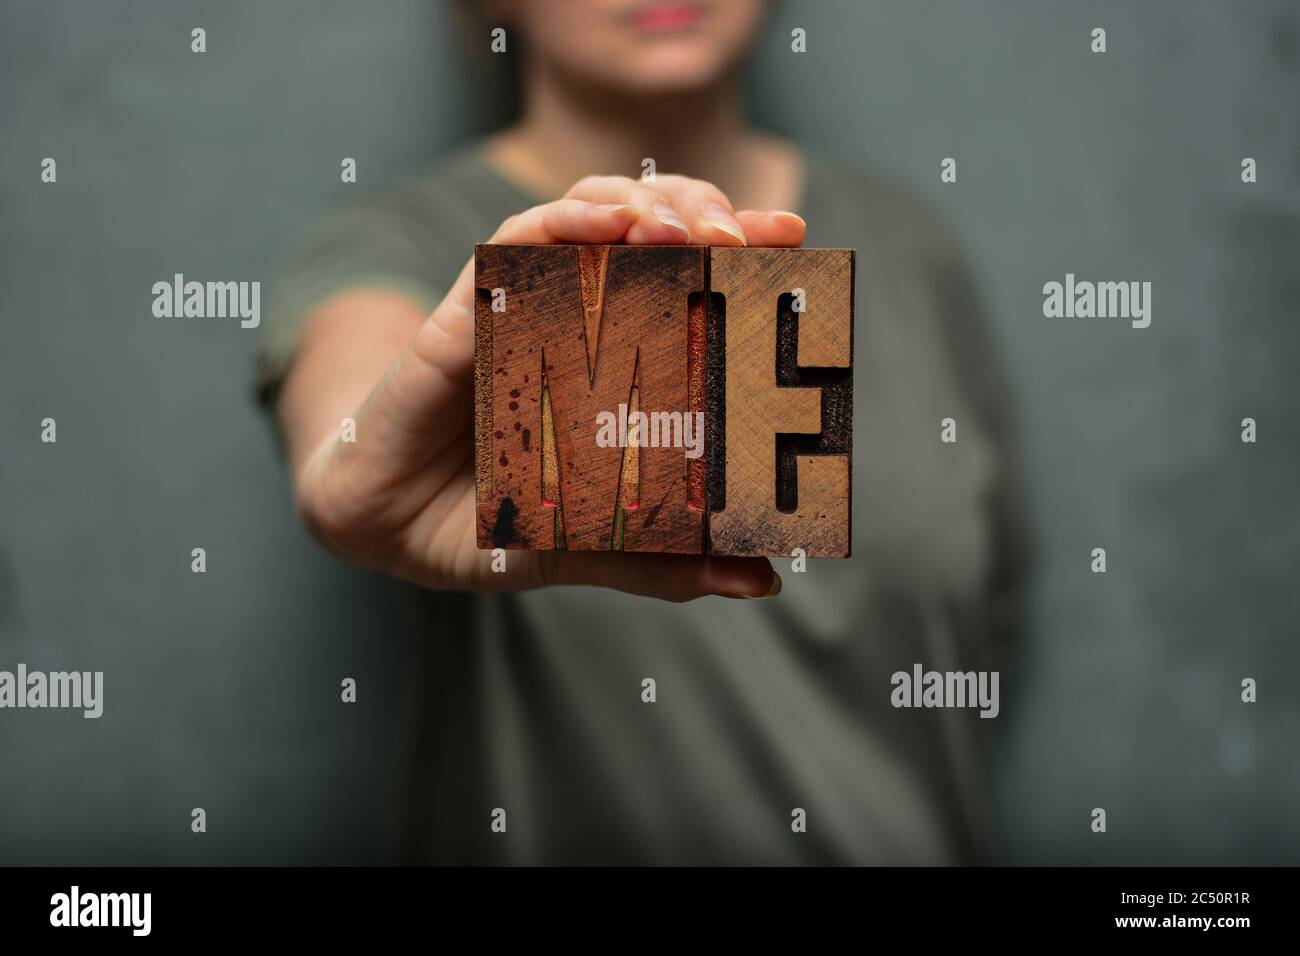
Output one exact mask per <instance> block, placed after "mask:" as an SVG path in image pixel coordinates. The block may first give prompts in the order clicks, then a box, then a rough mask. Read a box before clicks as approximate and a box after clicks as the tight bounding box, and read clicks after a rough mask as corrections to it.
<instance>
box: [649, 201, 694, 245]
mask: <svg viewBox="0 0 1300 956" xmlns="http://www.w3.org/2000/svg"><path fill="white" fill-rule="evenodd" d="M650 211H651V212H653V213H654V214H655V218H656V219H658V220H659V221H660V222H662V223H663V224H664V225H665V226H672V227H673V228H674V229H680V230H681V231H682V232H684V233H686V235H687V237H689V236H690V234H691V230H690V229H688V228H687V227H686V223H684V222H682V221H681V220H680V219H678V218H677V213H676V211H675V210H674V209H673V207H672V206H669V205H668V204H667V203H659V204H658V205H656V206H651V207H650Z"/></svg>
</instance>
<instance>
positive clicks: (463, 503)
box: [281, 176, 804, 601]
mask: <svg viewBox="0 0 1300 956" xmlns="http://www.w3.org/2000/svg"><path fill="white" fill-rule="evenodd" d="M803 238H804V222H803V220H802V219H800V218H799V217H798V216H796V215H794V214H792V213H785V212H770V213H764V212H734V211H733V210H732V208H731V203H730V202H729V201H728V200H727V197H726V196H725V195H723V194H722V192H720V191H719V190H718V189H717V188H716V187H714V186H712V185H710V184H709V183H705V182H701V181H699V180H693V179H687V178H685V177H681V176H660V177H658V179H657V180H656V181H655V182H654V183H645V182H638V181H635V180H632V179H626V178H623V177H615V176H593V177H588V178H587V179H584V180H582V181H581V182H579V183H578V184H577V185H575V186H574V187H573V188H572V189H571V190H569V192H568V194H567V195H566V196H565V197H564V198H563V199H559V200H556V201H555V202H551V203H547V204H545V205H542V206H536V207H534V208H532V209H529V210H527V211H526V212H523V213H520V214H519V215H517V216H512V217H511V218H510V219H507V220H506V221H505V222H503V223H502V224H501V227H500V228H499V229H498V230H497V231H496V234H495V235H493V236H492V238H491V240H490V241H491V242H498V243H592V244H606V243H629V244H640V245H674V244H679V243H690V242H693V243H702V244H708V245H714V246H738V245H745V244H748V245H753V246H798V245H799V244H800V243H802V242H803ZM358 311H365V312H367V313H368V314H367V315H366V316H365V321H361V319H362V317H361V316H359V315H358ZM416 314H418V313H415V312H414V310H413V306H412V305H411V303H410V302H409V300H406V299H403V298H402V297H400V296H397V295H395V294H393V293H388V292H376V291H369V292H366V291H363V290H356V291H354V292H351V293H345V294H343V295H341V296H339V297H336V299H335V300H332V301H331V303H328V304H327V305H326V306H325V307H322V309H321V311H320V312H318V313H317V315H316V316H315V317H313V319H312V322H311V324H310V326H309V328H308V330H307V333H306V334H305V336H304V340H303V345H302V348H301V349H300V352H299V357H298V360H297V362H296V363H295V366H294V369H293V371H292V372H291V374H290V377H289V381H288V382H287V383H286V386H285V393H284V398H283V400H282V402H281V416H282V421H283V423H284V426H285V433H286V440H287V441H288V444H289V451H290V458H291V461H293V463H294V468H295V472H296V478H295V493H296V496H297V501H298V508H299V512H300V514H301V515H302V518H303V520H304V522H305V524H306V525H307V527H308V528H309V529H310V530H311V532H312V533H313V534H314V535H315V537H316V538H317V539H318V540H320V541H321V542H322V543H323V544H325V545H326V546H327V547H328V548H329V549H330V550H332V551H334V552H335V553H336V554H338V555H339V556H341V557H343V558H345V559H347V560H349V561H352V562H355V563H357V564H361V565H364V566H367V567H372V568H377V569H380V570H383V571H386V572H389V573H391V574H394V575H397V576H399V577H402V578H405V579H407V580H409V581H413V582H415V583H416V584H420V585H423V586H426V587H431V588H461V589H469V590H484V591H488V590H495V591H499V590H522V589H526V588H533V587H539V586H544V585H552V584H594V585H600V586H603V587H612V588H617V589H619V590H622V591H628V592H631V593H634V594H645V595H651V596H654V597H659V598H664V599H666V600H671V601H685V600H690V599H691V598H695V597H700V596H703V595H706V594H719V595H725V596H728V597H762V596H765V595H768V594H769V593H775V592H776V590H777V589H779V587H780V579H779V578H778V577H777V576H776V575H775V573H774V572H773V571H772V569H771V566H770V565H769V564H768V562H767V561H766V560H765V559H762V558H713V557H696V556H686V555H654V554H635V553H625V552H619V551H608V552H605V551H600V552H570V551H512V552H510V553H509V556H508V564H507V571H506V572H505V573H502V574H496V573H492V571H491V569H490V562H491V556H490V553H489V552H487V551H480V550H479V549H478V548H477V546H476V536H475V493H474V435H473V422H474V415H473V402H474V399H473V376H474V273H473V262H472V261H471V262H469V263H467V264H466V266H465V268H464V269H463V270H462V271H461V274H460V277H459V278H458V279H457V280H456V282H455V284H454V285H453V286H452V288H451V291H450V292H448V293H447V296H446V298H444V299H443V301H442V303H441V304H440V305H439V306H438V308H437V309H435V310H434V312H433V314H432V315H430V316H428V317H427V318H424V319H422V320H421V321H420V322H419V325H418V329H416V331H415V332H414V337H413V338H412V336H411V332H412V329H413V327H414V321H413V316H414V315H416ZM372 320H373V321H372ZM399 349H400V351H399ZM394 356H395V357H394ZM384 365H386V366H387V369H386V371H383V373H382V376H379V375H378V370H379V369H380V368H381V367H383V366H384ZM376 378H378V381H376ZM367 392H368V394H367ZM363 394H364V400H360V399H361V396H362V395H363ZM358 404H359V407H357V406H358ZM344 417H351V418H353V419H354V420H355V422H356V425H355V441H348V442H344V441H341V440H340V435H341V425H342V420H343V418H344Z"/></svg>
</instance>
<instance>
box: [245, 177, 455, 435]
mask: <svg viewBox="0 0 1300 956" xmlns="http://www.w3.org/2000/svg"><path fill="white" fill-rule="evenodd" d="M412 203H413V199H412V197H409V196H408V197H403V196H401V195H400V194H381V195H376V196H369V197H365V198H363V199H360V200H355V201H353V202H350V203H348V204H345V205H340V206H338V207H336V208H334V209H332V210H330V211H328V212H327V213H325V214H324V215H323V216H322V217H321V218H320V219H318V220H317V221H316V222H314V223H313V224H312V225H311V226H310V227H308V228H307V230H306V231H305V232H304V233H303V234H302V236H301V237H300V239H299V241H298V242H297V244H296V245H295V247H294V248H293V249H292V251H291V253H290V255H289V256H288V258H287V259H286V260H285V262H284V265H283V266H282V267H281V268H280V269H279V271H278V272H277V273H276V274H275V276H274V277H273V279H272V282H271V288H270V299H269V308H268V310H267V315H266V316H265V317H264V319H263V321H262V324H261V328H260V329H259V333H260V337H259V339H258V342H257V346H256V354H255V357H254V365H255V368H254V383H253V384H254V394H255V396H256V398H257V401H258V403H259V404H260V405H261V406H262V407H263V408H264V409H265V410H267V411H270V410H272V409H273V408H274V406H275V402H276V399H277V396H278V394H279V389H280V386H281V385H282V384H283V382H284V380H285V377H286V376H287V374H288V372H289V369H290V367H291V366H292V364H293V359H294V356H295V353H296V351H297V347H298V342H299V339H300V338H301V335H302V330H303V328H304V326H305V324H306V321H307V319H308V318H309V317H310V316H311V314H312V312H313V311H314V310H315V309H316V308H317V307H318V306H320V304H321V303H322V302H324V301H325V300H326V299H328V298H330V297H331V296H333V295H335V294H336V293H339V292H343V291H345V290H348V289H356V288H366V287H369V288H382V289H387V290H392V291H396V292H400V293H401V294H403V295H405V296H407V297H409V298H410V299H411V300H412V301H414V302H415V303H417V304H418V305H419V306H420V307H421V308H425V309H428V310H429V311H432V310H433V309H434V307H435V306H436V305H437V304H438V301H439V300H440V299H441V297H442V293H441V291H440V288H439V285H440V283H439V282H438V280H437V278H436V277H437V276H438V275H445V274H446V272H445V269H443V268H442V267H443V266H444V263H443V260H444V259H446V258H447V250H446V245H447V244H446V243H445V242H443V241H441V238H440V237H439V235H438V234H437V232H436V230H433V229H431V228H430V224H429V222H428V221H427V218H424V217H421V216H420V215H418V214H417V212H416V211H415V210H414V209H413V208H412Z"/></svg>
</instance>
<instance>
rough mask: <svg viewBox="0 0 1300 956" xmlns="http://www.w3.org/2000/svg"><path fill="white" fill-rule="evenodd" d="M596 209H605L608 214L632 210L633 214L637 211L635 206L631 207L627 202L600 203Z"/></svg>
mask: <svg viewBox="0 0 1300 956" xmlns="http://www.w3.org/2000/svg"><path fill="white" fill-rule="evenodd" d="M596 208H597V209H604V210H605V211H606V212H617V211H618V210H620V209H631V210H632V211H633V212H635V211H636V207H635V206H629V205H628V204H627V203H625V202H610V203H600V204H598V205H597V206H596Z"/></svg>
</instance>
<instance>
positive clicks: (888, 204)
mask: <svg viewBox="0 0 1300 956" xmlns="http://www.w3.org/2000/svg"><path fill="white" fill-rule="evenodd" d="M805 170H806V173H805V177H806V179H805V181H806V187H805V202H804V205H805V208H806V209H807V210H808V216H807V217H806V218H808V219H809V222H810V225H812V224H813V223H814V222H819V221H820V220H823V219H829V220H830V221H831V223H832V224H834V225H835V226H836V227H837V228H836V229H835V232H836V233H837V234H839V233H842V232H848V233H849V234H850V235H851V236H852V237H853V238H855V240H856V241H855V242H854V243H853V244H855V245H857V244H862V243H863V241H866V242H868V243H870V244H871V245H872V246H876V247H879V248H880V249H881V250H882V251H883V250H889V251H890V252H891V253H892V254H891V258H893V257H900V256H901V257H904V258H908V259H911V260H913V261H916V260H917V259H918V258H919V259H921V260H925V261H929V262H933V263H946V264H949V265H958V264H960V262H961V259H962V256H961V249H960V243H959V241H958V239H957V235H956V232H955V230H954V229H953V227H952V225H951V223H950V222H949V221H948V219H947V217H946V215H945V214H944V213H943V212H942V211H941V210H940V209H939V208H938V206H937V205H936V204H935V203H934V202H933V201H932V200H930V199H928V198H926V197H925V196H923V195H922V194H921V192H920V191H919V190H917V189H916V188H914V187H912V186H909V185H907V184H906V183H904V182H902V181H900V180H898V179H896V178H893V177H891V176H889V175H887V174H885V173H882V172H881V171H879V170H876V169H873V168H871V167H869V166H867V165H865V164H861V163H858V162H855V161H852V160H846V159H843V158H840V157H837V156H833V155H829V154H826V153H822V152H817V151H812V152H810V153H808V154H807V156H806V157H805Z"/></svg>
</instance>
